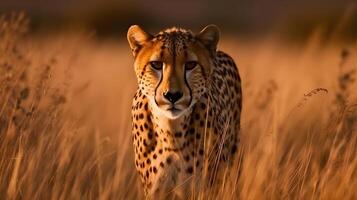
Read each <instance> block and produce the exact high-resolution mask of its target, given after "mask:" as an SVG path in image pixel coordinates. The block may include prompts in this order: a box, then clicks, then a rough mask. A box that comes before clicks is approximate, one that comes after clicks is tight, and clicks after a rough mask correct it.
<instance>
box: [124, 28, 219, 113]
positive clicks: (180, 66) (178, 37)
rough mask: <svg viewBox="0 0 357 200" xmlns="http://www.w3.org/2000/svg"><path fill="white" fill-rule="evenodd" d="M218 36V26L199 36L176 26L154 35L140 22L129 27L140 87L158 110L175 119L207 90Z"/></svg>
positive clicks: (204, 30) (206, 29) (202, 32)
mask: <svg viewBox="0 0 357 200" xmlns="http://www.w3.org/2000/svg"><path fill="white" fill-rule="evenodd" d="M218 39H219V31H218V28H217V27H216V26H214V25H210V26H207V27H206V28H205V29H203V30H202V31H201V32H200V33H199V34H197V35H194V34H193V33H191V32H190V31H186V30H183V29H176V28H172V29H168V30H165V31H163V32H160V33H159V34H157V35H155V36H152V35H150V34H148V33H146V32H144V31H143V30H142V29H141V28H140V27H139V26H137V25H134V26H131V27H130V28H129V30H128V41H129V44H130V47H131V49H132V51H133V54H134V57H135V62H134V67H135V72H136V75H137V78H138V84H139V88H140V89H141V91H142V92H143V93H144V95H146V96H147V97H148V98H149V99H150V105H151V106H152V107H153V108H154V109H155V108H156V109H157V110H158V111H159V112H160V113H161V114H164V115H165V116H166V117H168V118H171V119H174V118H177V117H179V116H180V115H181V114H183V113H184V112H186V111H188V110H189V108H190V107H191V106H192V105H194V103H195V102H196V101H197V100H198V99H199V98H200V97H201V95H202V94H203V93H204V92H205V88H206V84H207V80H208V79H209V76H210V74H211V71H212V66H213V58H212V57H213V56H214V54H215V51H216V46H217V43H218Z"/></svg>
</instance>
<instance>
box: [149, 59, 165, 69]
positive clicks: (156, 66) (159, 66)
mask: <svg viewBox="0 0 357 200" xmlns="http://www.w3.org/2000/svg"><path fill="white" fill-rule="evenodd" d="M163 65H164V64H163V62H161V61H151V62H150V66H151V67H152V68H154V69H155V70H162V66H163Z"/></svg>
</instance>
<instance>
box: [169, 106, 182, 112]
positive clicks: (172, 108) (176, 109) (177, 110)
mask: <svg viewBox="0 0 357 200" xmlns="http://www.w3.org/2000/svg"><path fill="white" fill-rule="evenodd" d="M167 110H168V111H171V112H180V111H181V110H180V109H178V108H176V107H175V106H171V107H170V108H168V109H167Z"/></svg>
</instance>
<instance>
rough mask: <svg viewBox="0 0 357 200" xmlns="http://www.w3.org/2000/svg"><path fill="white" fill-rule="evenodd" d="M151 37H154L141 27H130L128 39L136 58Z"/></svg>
mask: <svg viewBox="0 0 357 200" xmlns="http://www.w3.org/2000/svg"><path fill="white" fill-rule="evenodd" d="M151 37H152V36H151V35H150V34H148V33H146V32H145V31H144V30H143V29H141V28H140V26H138V25H132V26H130V28H129V29H128V33H127V38H128V42H129V45H130V48H131V50H132V52H133V54H134V56H136V54H137V53H138V51H139V50H140V48H141V47H142V45H143V44H144V43H145V42H146V41H148V40H149V39H150V38H151Z"/></svg>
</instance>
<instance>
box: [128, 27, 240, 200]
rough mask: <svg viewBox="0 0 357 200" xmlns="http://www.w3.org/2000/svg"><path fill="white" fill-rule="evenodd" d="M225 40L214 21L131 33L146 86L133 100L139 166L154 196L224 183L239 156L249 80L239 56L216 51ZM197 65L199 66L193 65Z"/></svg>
mask: <svg viewBox="0 0 357 200" xmlns="http://www.w3.org/2000/svg"><path fill="white" fill-rule="evenodd" d="M218 38H219V32H218V29H217V27H215V26H212V25H211V26H208V27H206V28H205V29H204V30H203V31H201V32H200V33H199V34H197V35H195V34H193V33H192V32H191V31H187V30H184V29H180V28H171V29H167V30H164V31H162V32H160V33H158V34H156V35H154V36H152V35H150V34H147V33H146V32H144V31H143V30H142V29H141V28H140V27H138V26H132V27H131V28H130V29H129V31H128V40H129V44H130V46H131V48H132V51H133V55H134V57H135V62H134V66H135V72H136V75H137V78H138V85H139V88H138V90H137V92H136V94H135V96H134V99H133V104H132V119H133V126H132V136H133V143H134V151H135V165H136V169H137V171H138V172H139V174H140V177H141V181H142V183H143V186H144V190H145V194H146V196H147V197H148V198H152V197H156V198H157V197H158V196H157V195H163V196H161V197H163V198H165V197H168V196H175V195H177V196H178V197H181V198H187V197H188V196H190V195H193V193H192V192H191V191H192V188H193V187H196V190H197V188H199V187H200V186H204V185H205V184H203V183H207V184H208V185H212V184H215V183H216V182H218V181H219V180H220V179H221V174H220V171H223V170H224V169H226V168H227V167H228V168H229V166H230V165H231V163H232V160H233V159H234V158H235V156H236V154H237V153H236V152H237V147H238V143H239V129H240V115H241V109H242V91H241V80H240V76H239V73H238V70H237V67H236V65H235V63H234V61H233V59H232V58H231V57H230V56H229V55H227V54H225V53H223V52H221V51H217V50H216V45H217V43H218ZM192 60H194V61H192ZM153 62H154V63H153ZM155 62H158V63H159V65H160V66H161V65H162V69H161V70H160V69H159V70H157V69H155V67H157V66H156V65H157V63H155ZM192 62H193V64H196V65H197V66H194V68H193V69H189V68H188V67H189V66H187V65H189V64H191V65H192ZM153 65H154V66H153ZM153 67H154V68H153ZM168 91H180V92H181V93H182V97H181V98H180V99H179V100H178V101H177V102H174V103H171V102H170V101H168V100H167V99H165V97H163V96H165V92H168ZM170 106H171V107H175V106H177V109H172V110H170ZM155 195H156V196H155ZM166 195H167V196H166Z"/></svg>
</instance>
